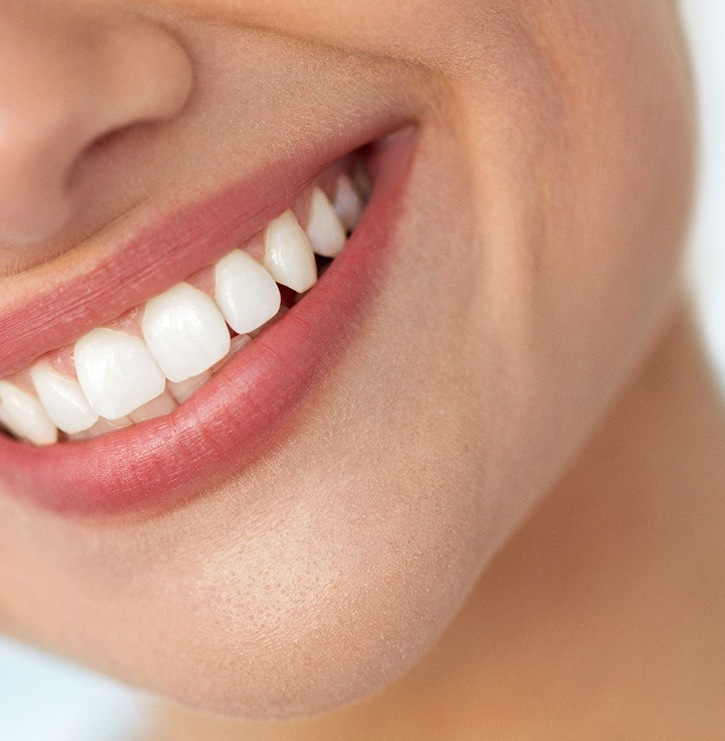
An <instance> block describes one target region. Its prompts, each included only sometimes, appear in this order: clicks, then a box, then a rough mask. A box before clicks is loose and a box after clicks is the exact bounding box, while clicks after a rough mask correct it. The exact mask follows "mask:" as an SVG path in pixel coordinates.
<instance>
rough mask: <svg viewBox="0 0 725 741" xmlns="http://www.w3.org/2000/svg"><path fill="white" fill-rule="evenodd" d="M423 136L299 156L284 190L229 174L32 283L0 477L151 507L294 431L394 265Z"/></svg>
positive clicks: (33, 489) (1, 428) (30, 490)
mask: <svg viewBox="0 0 725 741" xmlns="http://www.w3.org/2000/svg"><path fill="white" fill-rule="evenodd" d="M413 144H414V135H413V130H412V129H411V128H401V127H397V128H396V129H395V131H394V133H392V134H382V135H380V136H378V137H376V138H372V139H368V140H367V141H364V142H362V143H361V144H356V146H355V147H354V148H352V149H350V148H348V149H347V150H346V151H345V152H343V153H342V155H341V156H333V157H332V158H330V156H329V155H328V157H327V158H326V159H324V158H323V161H322V162H319V161H315V162H308V163H304V165H301V166H299V171H298V172H297V173H295V174H294V175H292V176H290V175H289V172H288V173H287V174H286V175H285V177H287V178H288V179H287V183H288V186H287V187H286V188H285V189H283V192H282V194H281V195H277V197H275V198H269V197H268V195H267V197H265V195H266V194H268V190H267V191H265V188H264V184H263V182H262V181H263V180H264V178H263V177H262V178H260V179H259V182H257V183H249V182H246V183H244V184H242V185H241V186H238V187H232V188H231V189H230V190H228V191H225V192H223V193H222V194H219V195H217V196H215V197H212V199H211V200H210V201H208V202H206V203H203V204H200V205H199V206H198V207H196V208H193V209H188V210H187V211H186V212H185V213H176V214H171V216H170V217H167V218H165V219H163V221H162V223H161V224H160V225H156V224H153V225H152V226H151V227H150V228H149V229H148V230H146V231H142V232H141V235H140V236H137V237H136V238H135V239H134V240H132V242H131V243H130V248H127V249H125V250H118V251H117V253H115V260H110V261H106V263H100V264H99V265H97V266H94V268H93V270H92V271H91V272H90V273H89V274H87V275H86V280H85V281H83V282H82V283H81V282H76V281H74V282H73V285H72V286H67V287H66V288H67V290H65V291H64V290H60V291H59V290H57V286H52V288H55V289H56V290H52V291H47V292H46V293H45V294H44V295H43V296H40V297H38V296H36V297H35V298H36V307H37V305H38V304H40V305H41V306H43V305H44V306H45V309H46V311H45V316H46V322H45V323H43V322H40V324H39V327H38V329H37V330H36V331H35V332H33V331H32V327H31V328H30V329H31V331H28V329H29V327H28V324H32V323H33V321H34V320H36V322H37V317H38V316H39V314H38V311H37V310H36V311H32V310H31V309H30V307H29V304H28V303H27V302H24V303H20V304H19V305H18V306H16V307H15V308H14V310H13V311H11V312H8V313H7V314H6V316H5V321H3V320H2V319H1V318H0V337H4V339H5V342H4V345H5V347H6V351H5V352H4V353H3V357H2V358H0V371H5V370H7V368H8V366H9V365H10V364H11V363H14V364H16V367H15V368H11V369H10V372H4V373H3V375H2V377H0V485H3V488H4V489H5V490H6V491H9V492H11V493H12V494H17V495H18V496H20V497H21V498H23V499H25V500H26V501H28V500H29V501H31V502H32V503H34V504H36V505H39V506H41V507H43V508H47V509H50V510H52V511H56V512H60V513H66V514H78V515H91V516H92V515H104V514H106V515H109V514H125V513H133V512H147V511H157V510H159V509H164V508H167V507H169V506H173V505H174V504H178V503H181V502H183V501H186V500H189V499H191V498H192V497H194V496H195V495H197V494H199V493H201V492H203V491H204V490H207V489H209V488H211V487H212V486H213V484H214V483H215V482H216V481H219V480H220V479H222V478H223V477H225V476H228V475H229V474H231V473H232V472H234V471H238V470H239V469H240V468H242V467H244V466H245V465H247V464H248V463H251V462H252V461H253V460H254V459H255V458H257V457H259V456H260V455H263V453H264V450H265V449H269V447H270V446H271V445H273V444H275V442H278V441H279V440H280V439H281V438H283V437H284V436H285V435H288V434H290V433H291V432H293V428H294V422H293V419H292V418H293V417H294V414H293V412H294V411H295V410H296V409H297V408H298V407H299V405H300V402H301V401H302V399H303V398H304V397H305V396H306V392H307V391H309V390H310V389H311V388H312V387H313V386H314V385H315V384H319V383H321V382H324V376H325V374H326V372H328V371H329V369H330V367H331V364H332V363H334V362H336V361H337V360H339V359H340V358H341V356H342V354H343V351H344V349H345V347H346V346H347V345H348V344H349V343H350V342H351V341H353V340H354V335H355V330H356V327H359V324H360V322H361V320H362V318H363V315H364V313H365V311H366V310H367V309H368V308H369V306H370V304H371V301H372V300H373V298H374V296H375V294H376V293H377V291H378V289H379V287H380V284H381V283H382V280H383V278H384V276H385V265H386V263H387V257H388V256H389V252H390V249H389V246H390V245H391V244H392V239H391V235H392V232H393V228H394V225H395V220H396V216H397V213H398V211H399V206H400V201H401V198H400V195H401V191H402V188H403V184H404V181H405V179H406V176H407V173H408V170H409V164H410V161H411V155H412V150H413ZM272 180H274V178H272ZM267 182H269V178H267ZM255 186H256V187H255ZM253 190H256V193H255V196H254V197H255V199H256V200H255V201H254V205H253V206H252V207H250V210H251V211H252V212H253V214H252V215H251V216H248V217H247V218H241V219H240V217H239V212H240V211H242V212H243V208H240V205H239V202H240V196H242V194H250V193H251V192H252V191H253ZM179 235H183V239H182V240H179V241H182V242H183V245H184V248H183V249H181V250H180V252H181V254H178V253H177V254H176V255H175V259H174V260H172V261H170V263H169V261H167V262H166V264H165V266H164V267H165V268H166V269H165V270H164V269H161V270H158V271H154V267H155V266H158V265H159V264H160V260H159V258H158V252H157V251H154V246H157V245H161V247H162V250H161V252H162V253H163V247H164V246H166V245H170V246H173V240H174V239H175V238H177V239H178V238H179ZM215 236H216V239H214V237H215ZM139 249H142V250H143V254H144V255H146V256H147V258H146V259H145V260H143V259H139V260H136V261H135V260H134V258H135V257H136V256H137V251H138V250H139ZM149 258H150V259H149ZM185 265H186V266H187V268H186V269H187V271H188V272H186V273H184V272H183V271H184V266H185ZM134 269H135V271H136V274H137V276H138V278H139V279H138V280H131V281H129V280H127V279H126V280H124V277H125V276H126V275H127V276H128V277H131V278H133V277H134ZM114 272H117V274H118V273H120V275H119V280H118V281H115V282H116V286H117V290H109V289H111V288H112V285H113V283H114V281H113V274H114ZM179 278H181V279H180V280H179ZM122 285H128V286H129V287H130V290H128V291H121V290H119V289H120V288H121V286H122ZM101 287H102V289H101V290H100V291H99V288H101ZM154 287H155V288H156V290H154ZM103 289H105V290H103ZM159 289H160V290H159ZM89 293H90V296H93V297H95V300H90V301H89V300H88V294H89ZM124 293H125V294H126V295H125V297H124V295H123V294H124ZM119 294H121V295H119ZM144 294H145V295H144ZM124 298H125V302H124ZM138 299H140V300H138ZM48 304H50V305H51V307H53V306H55V307H56V308H57V312H56V315H57V316H58V317H59V318H60V320H61V321H58V322H57V323H49V322H47V316H49V315H50V316H52V315H53V313H52V311H51V312H50V313H49V312H48V310H47V309H48ZM77 307H81V308H80V310H78V309H77ZM74 309H75V313H74ZM101 318H102V320H100V321H98V319H101ZM63 319H65V321H63ZM94 319H95V320H96V321H94ZM48 324H51V326H47V325H48ZM53 324H55V327H53V326H52V325H53ZM89 325H90V326H89ZM9 327H10V328H14V329H15V334H13V332H12V330H9V329H8V328H9ZM23 334H24V336H25V339H26V342H25V343H23V345H24V347H23V348H22V351H19V352H12V349H13V345H14V343H15V344H16V345H17V344H18V343H19V342H20V338H21V337H22V336H23ZM28 356H30V357H28ZM26 358H28V359H29V360H30V362H24V361H25V359H26ZM19 363H22V366H21V367H17V365H18V364H19Z"/></svg>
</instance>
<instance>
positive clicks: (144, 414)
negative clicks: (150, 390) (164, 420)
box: [129, 391, 179, 423]
mask: <svg viewBox="0 0 725 741" xmlns="http://www.w3.org/2000/svg"><path fill="white" fill-rule="evenodd" d="M178 407H179V405H178V404H177V402H176V400H175V399H174V397H173V396H172V395H171V394H170V393H169V392H168V391H165V392H164V393H163V394H161V396H158V397H157V398H155V399H154V400H153V401H150V402H148V404H144V405H143V406H142V407H140V408H139V409H136V410H135V411H133V412H131V414H129V417H130V418H131V420H132V421H133V422H136V423H139V422H145V421H146V420H148V419H157V418H158V417H165V416H166V415H167V414H171V413H172V412H174V411H176V409H178Z"/></svg>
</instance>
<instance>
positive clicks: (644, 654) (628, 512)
mask: <svg viewBox="0 0 725 741" xmlns="http://www.w3.org/2000/svg"><path fill="white" fill-rule="evenodd" d="M723 450H725V412H724V410H723V405H722V400H721V398H720V397H719V394H718V389H717V386H716V383H715V381H714V379H713V377H712V374H711V371H710V369H709V366H708V364H707V361H706V359H705V352H704V350H703V347H702V343H701V342H700V339H699V336H698V333H697V330H696V328H695V326H694V323H693V322H692V321H691V319H690V314H689V312H688V311H687V310H685V309H682V310H681V311H679V312H678V313H677V314H676V315H675V316H674V318H673V320H672V322H671V323H670V325H669V327H668V329H667V331H666V332H665V334H664V335H663V338H662V340H661V341H660V342H659V344H658V345H657V347H656V348H655V350H654V351H653V352H652V354H651V355H650V357H649V358H648V360H647V362H646V363H645V364H644V365H643V367H642V368H641V370H640V372H639V373H638V374H637V376H636V378H635V379H633V381H632V382H631V383H630V385H629V386H628V388H627V389H626V390H625V391H624V393H623V395H622V396H621V398H620V400H619V402H618V403H617V405H616V406H615V408H613V409H612V412H611V413H610V415H609V417H608V419H607V421H606V422H605V424H604V425H603V426H602V428H601V429H600V430H599V431H598V432H597V433H596V434H595V436H594V437H593V439H592V440H591V441H590V443H589V444H588V446H587V448H586V449H585V450H584V452H583V454H582V455H581V456H580V458H579V460H578V462H577V463H576V465H575V466H574V468H572V469H571V470H570V471H569V473H568V474H567V476H566V477H565V479H564V480H563V481H561V482H560V484H559V485H558V486H557V487H556V489H555V490H554V491H553V492H552V493H551V494H550V495H549V496H548V497H547V498H546V500H545V502H544V503H543V504H542V506H541V507H540V508H539V509H538V511H537V512H535V513H534V515H533V516H532V517H531V519H530V520H529V522H528V523H527V525H526V526H525V527H524V528H523V529H522V530H521V531H520V532H519V534H518V535H517V536H516V537H515V538H514V539H512V541H511V542H510V543H509V544H508V545H507V546H506V548H505V549H504V551H503V552H501V554H500V555H499V556H498V557H497V558H496V559H495V561H494V563H493V564H492V565H491V567H490V568H489V569H488V570H487V571H486V573H485V574H484V575H483V576H482V578H481V579H480V581H479V583H478V585H477V587H476V589H475V590H474V592H473V594H472V595H471V597H470V599H469V601H468V603H467V605H466V607H465V608H464V610H463V611H462V612H461V614H460V615H459V616H458V618H457V619H456V621H455V622H454V623H453V624H452V625H451V626H450V628H449V630H448V631H447V633H446V635H445V636H444V637H443V638H442V639H441V641H440V642H439V644H438V645H437V647H436V648H435V649H434V650H433V651H432V652H431V653H430V654H429V655H428V656H427V658H426V659H425V660H424V661H423V662H422V663H421V664H419V665H418V666H417V667H416V668H415V669H414V670H413V671H412V672H410V673H409V674H408V675H407V676H406V677H404V678H403V679H402V680H400V681H399V682H398V683H397V684H395V685H393V686H392V687H390V688H389V689H388V690H387V691H386V692H384V693H382V694H380V695H378V696H376V697H373V698H372V699H370V700H368V701H366V702H363V703H361V704H358V705H356V706H353V707H350V708H345V709H343V710H341V711H337V712H335V713H333V714H330V715H327V716H324V717H323V718H317V719H312V720H308V721H304V722H300V723H294V724H289V723H287V724H275V725H266V724H265V725H261V724H246V723H237V722H231V721H226V720H220V719H218V718H212V717H209V716H203V715H198V714H195V713H193V712H192V711H187V710H182V709H179V708H173V709H170V708H164V709H162V710H161V711H160V713H159V716H158V723H157V728H156V730H155V731H154V732H153V735H152V736H151V738H152V739H153V741H167V739H168V740H170V739H174V741H197V740H201V739H209V738H214V739H216V740H217V741H227V740H228V741H232V740H233V741H245V740H246V739H254V740H255V741H274V740H276V739H280V740H281V739H290V738H294V739H297V741H304V740H305V739H316V741H323V740H324V739H328V738H330V739H340V738H344V739H346V740H347V741H356V740H357V739H366V741H374V740H375V739H390V738H400V739H408V738H415V739H421V740H424V739H440V738H446V739H452V740H453V739H474V738H476V739H478V738H488V737H495V738H514V737H515V738H516V739H522V741H523V740H524V739H529V738H531V739H538V740H539V741H543V740H544V739H548V738H552V739H554V738H556V739H561V738H588V739H599V738H602V739H605V738H606V739H609V738H623V737H625V736H626V737H647V738H658V739H670V738H672V739H675V738H678V739H679V738H705V737H710V734H711V733H713V732H714V731H713V729H715V728H722V727H723V723H725V711H723V710H722V703H721V702H720V700H721V697H720V695H719V693H720V692H721V689H722V687H723V685H725V658H723V657H725V635H724V634H723V631H722V624H723V623H722V620H723V610H725V578H724V577H725V563H724V562H723V559H722V543H723V542H724V540H725V537H724V536H725V497H724V496H723V493H724V492H725V456H723ZM708 729H709V733H708Z"/></svg>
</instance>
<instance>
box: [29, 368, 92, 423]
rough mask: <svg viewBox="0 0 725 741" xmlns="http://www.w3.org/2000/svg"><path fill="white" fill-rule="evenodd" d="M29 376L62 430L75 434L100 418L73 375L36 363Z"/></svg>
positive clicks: (49, 413)
mask: <svg viewBox="0 0 725 741" xmlns="http://www.w3.org/2000/svg"><path fill="white" fill-rule="evenodd" d="M30 377H31V379H32V381H33V385H34V386H35V390H36V391H37V393H38V396H39V397H40V401H41V402H42V403H43V406H44V407H45V409H46V411H47V412H48V415H49V416H50V418H51V419H52V420H53V422H55V425H56V427H58V428H60V429H61V430H63V432H67V433H68V434H69V435H74V434H76V433H77V432H83V431H84V430H88V429H90V428H91V427H93V425H94V424H95V423H96V422H97V421H98V415H97V414H96V412H94V411H93V409H92V408H91V405H90V404H89V403H88V399H86V396H85V394H84V393H83V389H82V388H81V385H80V384H79V383H78V381H76V380H75V379H74V378H70V377H69V376H65V375H63V374H62V373H58V371H56V370H54V369H53V368H51V367H50V366H49V365H46V364H42V365H36V366H35V367H34V368H33V369H32V370H31V371H30Z"/></svg>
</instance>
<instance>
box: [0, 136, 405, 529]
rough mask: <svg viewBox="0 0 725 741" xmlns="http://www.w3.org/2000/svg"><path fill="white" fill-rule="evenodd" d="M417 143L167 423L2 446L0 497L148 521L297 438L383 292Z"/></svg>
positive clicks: (394, 146) (394, 141)
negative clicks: (341, 245)
mask: <svg viewBox="0 0 725 741" xmlns="http://www.w3.org/2000/svg"><path fill="white" fill-rule="evenodd" d="M414 143H415V137H414V134H413V132H412V130H406V131H404V132H401V133H399V134H397V135H394V136H392V137H390V138H389V140H388V142H387V144H386V147H385V151H384V152H382V153H381V155H380V158H379V160H378V162H377V163H376V179H375V191H374V193H373V196H372V199H371V201H370V203H369V204H368V206H367V208H366V212H365V216H364V218H363V220H362V222H361V223H360V225H359V226H358V228H357V229H356V230H355V233H354V235H353V236H352V237H351V238H350V240H349V242H348V244H347V246H346V248H345V250H344V252H343V253H342V255H340V257H338V258H337V259H336V260H335V261H334V262H333V263H332V265H331V266H330V267H329V268H328V270H327V271H326V272H325V274H324V275H323V276H322V278H321V279H320V281H319V282H318V283H317V285H316V286H315V287H314V288H313V289H312V291H310V293H309V294H308V295H307V296H305V297H304V299H303V300H302V301H300V302H299V303H298V304H296V305H295V306H294V307H293V308H292V309H291V310H290V311H289V312H288V313H287V314H286V315H285V316H284V317H283V318H282V319H280V320H279V321H278V322H276V323H275V324H274V325H272V326H271V327H270V328H269V329H267V330H266V331H265V332H264V333H263V334H261V335H260V336H259V337H258V338H257V339H256V340H254V342H252V343H251V344H250V345H248V346H247V347H245V348H244V350H243V351H242V352H241V353H240V354H239V355H237V356H236V357H235V358H233V359H232V360H231V361H230V362H229V363H228V364H227V365H226V366H225V367H224V368H223V369H222V370H221V371H220V372H219V373H218V374H217V375H216V376H215V377H214V379H213V380H212V381H210V382H209V384H208V385H207V386H205V387H204V388H203V389H202V390H201V391H199V392H198V393H197V394H196V395H195V396H194V397H192V398H191V399H190V400H189V401H187V402H186V403H185V404H184V405H183V406H181V407H180V408H179V409H178V410H177V411H176V412H174V413H173V414H171V415H169V416H167V417H162V418H159V419H157V420H153V421H150V422H145V423H143V424H140V425H137V426H134V427H130V428H126V429H124V430H119V431H117V432H114V433H111V434H109V435H106V436H103V437H100V438H96V439H95V440H91V441H88V442H83V443H60V444H58V445H54V446H52V447H50V448H35V447H33V446H31V445H28V444H25V443H18V442H16V441H13V440H11V439H9V438H6V437H2V439H0V490H2V491H3V492H6V493H8V494H9V495H11V496H15V497H18V498H20V499H22V500H24V501H30V502H32V503H33V504H35V505H38V506H40V507H42V508H44V509H49V510H52V511H54V512H58V513H61V514H66V515H81V516H103V515H123V514H134V513H136V514H141V513H156V512H159V511H162V510H165V509H168V508H171V507H174V506H176V505H179V504H181V503H183V502H185V501H188V500H190V499H192V498H194V497H196V496H198V495H199V494H202V493H203V492H204V491H207V490H209V489H210V488H211V487H213V486H214V484H215V483H219V482H222V481H223V480H224V478H225V477H227V476H229V475H230V474H231V473H233V472H237V471H239V470H240V469H243V468H244V467H245V466H248V465H250V464H251V463H252V462H253V461H254V460H256V459H258V458H260V457H261V456H263V455H264V453H265V451H267V450H269V449H270V448H271V447H273V446H275V445H276V444H279V443H280V442H281V441H282V440H284V438H285V437H287V436H288V435H291V434H294V426H295V425H294V422H295V419H296V418H298V416H297V415H299V414H300V412H302V411H303V409H302V406H303V405H302V402H303V400H304V398H305V397H306V395H307V392H309V390H310V389H311V388H313V387H314V386H316V385H318V384H320V383H321V382H323V380H324V378H325V376H326V374H327V373H328V372H329V370H330V368H331V366H332V364H334V363H335V362H337V361H339V360H340V358H341V356H342V355H343V353H344V350H345V348H346V347H347V346H348V345H349V343H350V342H352V341H353V340H354V337H355V334H356V329H357V328H358V327H359V326H360V322H361V320H362V319H363V317H364V315H365V314H366V312H367V311H368V310H369V308H370V306H371V304H372V303H373V301H374V298H375V295H376V294H377V292H378V291H379V290H380V287H381V284H382V282H383V280H384V278H385V275H386V273H387V270H386V266H387V264H388V258H389V257H390V254H391V251H392V242H393V240H392V235H393V232H394V227H395V223H396V220H397V216H398V213H399V211H400V206H401V201H402V198H401V196H402V191H403V189H404V186H405V182H406V180H407V176H408V173H409V171H410V163H411V160H412V153H413V148H414Z"/></svg>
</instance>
